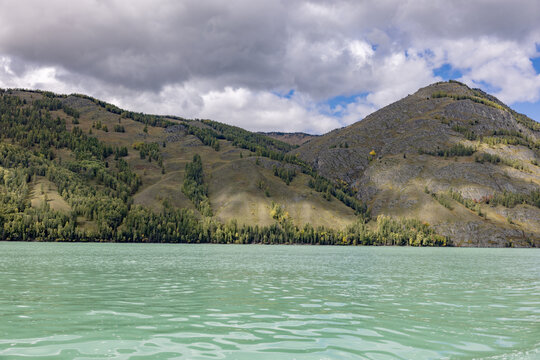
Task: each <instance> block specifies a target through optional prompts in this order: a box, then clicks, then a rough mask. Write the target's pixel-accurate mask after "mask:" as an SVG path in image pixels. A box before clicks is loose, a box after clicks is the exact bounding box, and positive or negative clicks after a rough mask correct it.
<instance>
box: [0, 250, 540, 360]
mask: <svg viewBox="0 0 540 360" xmlns="http://www.w3.org/2000/svg"><path fill="white" fill-rule="evenodd" d="M0 273H1V274H2V275H1V276H0V289H2V291H1V292H0V309H1V313H0V320H1V321H0V357H7V358H17V357H18V356H21V357H22V356H26V357H31V358H38V357H40V356H43V357H57V358H65V359H70V358H111V357H112V358H117V359H124V358H125V359H128V358H134V359H136V358H138V357H139V356H142V358H159V359H167V358H180V359H272V360H274V359H440V358H452V359H454V358H463V359H470V358H488V359H527V358H528V359H534V358H539V357H540V252H539V251H537V250H532V249H527V250H517V249H417V248H414V249H412V248H366V247H359V248H351V247H347V248H345V247H309V246H257V245H250V246H236V245H149V244H128V245H126V244H50V243H49V244H42V243H0Z"/></svg>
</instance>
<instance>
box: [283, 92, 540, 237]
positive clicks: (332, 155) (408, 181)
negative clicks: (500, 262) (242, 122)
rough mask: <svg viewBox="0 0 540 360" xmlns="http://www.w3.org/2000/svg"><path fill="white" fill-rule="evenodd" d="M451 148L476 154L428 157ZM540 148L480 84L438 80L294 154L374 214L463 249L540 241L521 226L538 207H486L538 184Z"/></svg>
mask: <svg viewBox="0 0 540 360" xmlns="http://www.w3.org/2000/svg"><path fill="white" fill-rule="evenodd" d="M531 124H532V125H531ZM490 138H491V142H490V141H489V140H490ZM456 144H462V145H464V146H469V147H472V148H473V149H474V150H475V153H474V154H473V155H470V156H453V155H452V156H447V157H444V156H441V157H440V156H434V155H435V154H436V153H437V152H440V151H443V150H445V149H449V148H451V147H452V146H455V145H456ZM539 150H540V131H539V128H538V127H537V126H535V125H534V121H532V120H530V119H525V120H524V116H522V115H519V114H517V113H515V112H513V111H512V110H511V109H510V108H508V107H507V106H506V105H504V104H503V103H501V102H500V101H499V100H497V99H496V98H494V97H492V96H490V95H488V94H485V93H483V92H481V91H479V90H477V89H470V88H468V87H467V86H465V85H463V84H460V83H457V82H444V83H437V84H433V85H430V86H427V87H425V88H423V89H420V90H419V91H418V92H416V93H415V94H413V95H409V96H407V97H405V98H404V99H402V100H400V101H397V102H396V103H393V104H391V105H389V106H387V107H385V108H383V109H380V110H379V111H377V112H375V113H373V114H371V115H369V116H367V117H366V118H365V119H363V120H362V121H359V122H357V123H355V124H352V125H350V126H348V127H345V128H342V129H338V130H334V131H332V132H330V133H328V134H326V135H324V136H321V137H318V138H314V139H311V140H310V141H309V142H307V143H305V144H304V145H302V146H300V147H299V148H297V149H295V150H293V151H292V153H293V154H298V155H299V156H300V157H301V158H302V159H304V160H305V161H307V162H309V163H310V164H312V166H314V167H315V168H316V169H317V170H318V171H319V172H320V173H321V174H322V175H324V176H326V177H328V178H331V179H335V180H338V179H339V180H342V181H345V182H346V183H347V184H349V185H350V186H351V187H353V188H354V189H356V190H358V195H357V197H358V198H359V199H361V200H363V201H365V202H367V204H368V205H369V206H370V207H371V210H372V213H373V214H374V215H378V214H381V213H384V214H390V215H393V216H402V217H416V218H419V219H420V220H424V219H426V220H429V222H430V223H431V224H432V225H434V226H435V227H436V228H437V229H438V230H439V231H440V233H441V234H443V235H448V236H450V237H451V238H453V240H454V242H455V243H456V244H459V245H461V246H532V245H538V246H540V227H536V228H534V227H527V226H525V225H523V224H525V220H526V218H532V219H534V218H538V217H540V209H539V208H537V207H529V208H528V210H527V212H521V213H518V214H514V215H513V216H514V217H516V219H517V218H519V221H518V220H516V221H514V222H513V223H509V222H508V221H507V219H506V216H504V215H503V214H500V211H499V212H497V211H495V209H493V208H492V207H491V206H490V205H487V204H486V203H485V199H489V198H490V197H492V196H493V195H494V194H499V193H503V192H511V193H518V194H529V193H531V192H532V191H538V190H540V167H539V166H538V163H539V162H540V151H539ZM428 154H432V155H428ZM483 154H488V155H490V156H492V157H491V158H487V157H486V158H482V156H483ZM486 156H487V155H486ZM497 157H498V158H499V161H495V160H493V161H484V160H482V159H488V160H489V159H496V158H497ZM450 191H454V192H459V193H460V194H461V195H462V196H463V198H465V199H468V200H472V201H476V202H478V203H479V204H478V206H479V208H480V213H486V212H487V213H488V215H487V217H486V216H485V214H483V216H478V214H477V213H475V212H474V211H472V210H471V209H468V208H466V207H465V206H464V204H462V203H459V202H458V201H456V200H455V199H452V198H449V196H448V194H449V193H450ZM428 194H431V195H428ZM441 196H442V197H448V201H447V200H444V199H441ZM482 201H484V202H482ZM443 203H446V205H445V206H446V207H445V206H443ZM450 208H451V209H450ZM497 214H498V215H497ZM531 239H532V240H531Z"/></svg>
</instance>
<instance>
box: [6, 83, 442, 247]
mask: <svg viewBox="0 0 540 360" xmlns="http://www.w3.org/2000/svg"><path fill="white" fill-rule="evenodd" d="M0 113H1V119H0V133H1V142H0V203H1V208H0V209H1V210H0V229H1V238H2V239H3V240H11V241H15V240H21V241H119V242H131V241H134V242H218V243H306V244H388V245H448V244H450V241H449V239H447V238H445V237H442V236H438V235H436V234H435V232H434V231H433V230H432V229H431V228H430V227H429V226H428V225H427V224H422V223H421V222H419V221H416V220H397V219H391V218H388V217H383V216H381V217H379V218H378V219H376V220H374V221H372V222H371V224H369V225H368V222H369V220H370V217H369V211H368V210H367V208H366V206H365V205H364V204H362V203H361V202H360V201H358V200H357V199H356V198H355V196H354V195H355V194H354V192H352V190H351V189H349V188H347V187H346V186H344V185H339V184H334V183H332V182H330V181H329V180H327V179H325V178H322V177H320V176H318V175H317V174H316V173H315V172H314V171H313V170H312V169H311V168H310V166H308V165H307V164H306V163H304V162H302V161H301V160H299V159H298V158H297V157H295V156H293V155H288V154H287V152H288V151H290V150H291V149H292V147H291V146H290V145H288V144H286V143H282V142H280V141H277V140H274V139H271V138H268V137H266V136H264V135H261V134H254V133H250V132H248V131H245V130H242V129H239V128H235V127H231V126H227V125H224V124H220V123H216V122H213V121H206V120H205V121H188V120H185V119H181V118H175V117H161V116H152V115H144V114H138V113H132V112H127V111H123V110H121V109H119V108H117V107H115V106H113V105H110V104H106V103H104V102H101V101H99V100H96V99H92V98H89V97H87V96H81V95H71V96H59V95H55V94H52V93H47V92H37V91H22V90H6V91H2V92H1V94H0ZM212 170H215V171H212ZM247 180H249V181H250V184H245V183H242V182H245V181H247ZM238 185H240V186H241V187H243V188H244V190H245V191H246V193H244V194H242V193H240V194H239V191H237V190H236V189H235V188H234V186H238ZM246 185H247V189H246ZM250 185H251V186H252V187H253V189H250ZM229 187H233V189H232V190H231V189H229ZM227 192H230V193H233V195H234V196H239V195H240V196H243V198H242V199H238V200H236V199H234V198H233V199H231V195H230V193H227ZM235 200H236V202H237V203H240V207H239V208H238V207H237V208H235V206H234V205H238V204H233V205H232V206H231V204H230V203H231V202H234V201H235ZM246 202H248V205H251V204H254V205H255V209H254V211H250V212H249V213H248V214H247V216H246V214H245V213H246V210H245V209H243V208H242V205H244V204H245V203H246ZM257 207H258V208H257ZM224 209H225V210H224ZM304 210H306V211H304ZM248 211H249V210H248ZM257 212H258V213H257ZM215 213H217V216H216V215H215ZM224 213H229V214H230V215H231V214H232V216H235V215H238V218H235V217H230V216H229V217H227V215H226V214H224ZM298 215H299V216H298ZM320 215H323V216H325V215H327V216H328V218H327V219H324V218H323V219H320V220H319V221H317V218H318V216H320ZM257 217H258V218H257ZM309 220H316V221H315V222H314V223H311V222H310V221H309ZM329 224H332V225H334V226H328V225H329Z"/></svg>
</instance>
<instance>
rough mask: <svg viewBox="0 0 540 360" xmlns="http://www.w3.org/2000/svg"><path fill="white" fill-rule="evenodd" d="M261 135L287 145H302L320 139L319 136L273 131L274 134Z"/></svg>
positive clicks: (265, 133)
mask: <svg viewBox="0 0 540 360" xmlns="http://www.w3.org/2000/svg"><path fill="white" fill-rule="evenodd" d="M261 134H263V135H266V136H268V137H271V138H273V139H276V140H280V141H283V142H286V143H287V144H291V145H302V144H305V143H306V142H308V141H310V140H311V139H314V138H316V137H318V135H311V134H306V133H303V132H294V133H286V132H277V131H273V132H261Z"/></svg>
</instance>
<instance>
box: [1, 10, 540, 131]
mask: <svg viewBox="0 0 540 360" xmlns="http://www.w3.org/2000/svg"><path fill="white" fill-rule="evenodd" d="M0 8H1V9H2V11H1V12H0V87H2V88H32V89H43V90H50V91H55V92H59V93H66V94H69V93H84V94H88V95H91V96H94V97H97V98H99V99H102V100H105V101H108V102H112V103H114V104H116V105H118V106H120V107H122V108H125V109H128V110H133V111H142V112H146V113H153V114H170V115H177V116H183V117H186V118H209V119H213V120H217V121H220V122H224V123H228V124H233V125H237V126H241V127H243V128H246V129H249V130H253V131H303V132H308V133H314V134H321V133H325V132H327V131H330V130H332V129H335V128H339V127H343V126H346V125H349V124H352V123H354V122H356V121H359V120H361V119H362V118H364V117H365V116H366V115H368V114H370V113H371V112H373V111H375V110H377V109H379V108H381V107H384V106H386V105H388V104H390V103H392V102H394V101H396V100H399V99H401V98H403V97H405V96H407V95H408V94H412V93H414V92H415V91H416V90H418V89H419V88H421V87H423V86H427V85H429V84H431V83H433V82H436V81H441V80H448V79H456V80H459V81H462V82H464V83H466V84H467V85H469V86H471V87H479V88H481V89H483V90H485V91H487V92H489V93H491V94H493V95H495V96H497V97H498V98H499V99H500V100H502V101H503V102H505V103H506V104H508V105H510V106H512V107H513V108H515V109H516V110H518V111H520V112H523V113H525V114H527V115H529V116H530V117H532V118H533V119H535V120H537V121H538V120H540V21H539V14H540V1H538V0H512V1H508V0H453V1H448V0H445V1H438V0H411V1H407V0H373V1H371V0H335V1H325V0H313V1H304V0H283V1H271V0H265V1H251V0H226V1H224V0H219V1H214V0H203V1H201V0H182V1H177V0H172V1H166V0H162V1H160V0H153V1H135V0H126V1H123V0H77V1H72V0H65V1H59V0H48V1H29V0H18V1H12V0H0Z"/></svg>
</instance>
